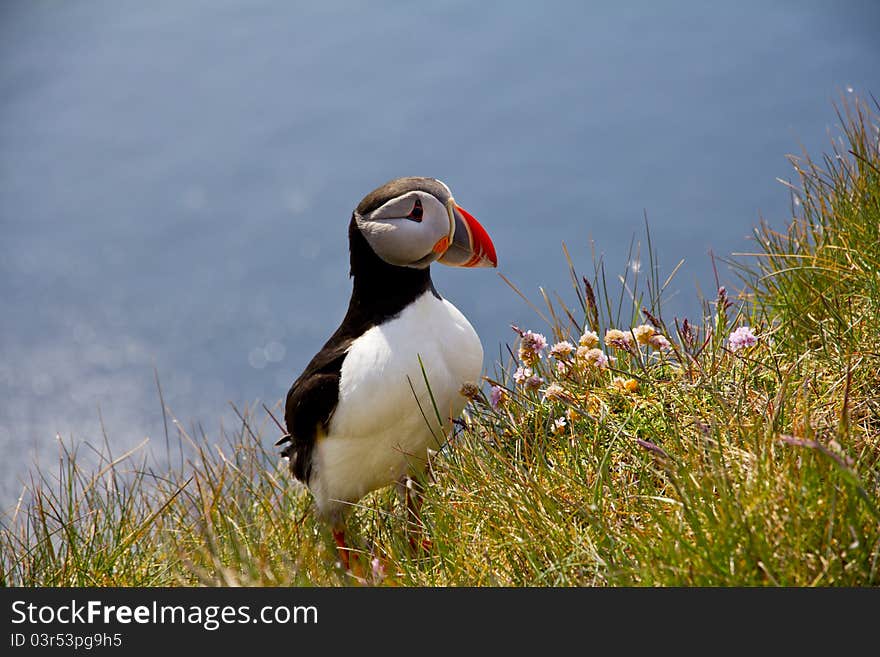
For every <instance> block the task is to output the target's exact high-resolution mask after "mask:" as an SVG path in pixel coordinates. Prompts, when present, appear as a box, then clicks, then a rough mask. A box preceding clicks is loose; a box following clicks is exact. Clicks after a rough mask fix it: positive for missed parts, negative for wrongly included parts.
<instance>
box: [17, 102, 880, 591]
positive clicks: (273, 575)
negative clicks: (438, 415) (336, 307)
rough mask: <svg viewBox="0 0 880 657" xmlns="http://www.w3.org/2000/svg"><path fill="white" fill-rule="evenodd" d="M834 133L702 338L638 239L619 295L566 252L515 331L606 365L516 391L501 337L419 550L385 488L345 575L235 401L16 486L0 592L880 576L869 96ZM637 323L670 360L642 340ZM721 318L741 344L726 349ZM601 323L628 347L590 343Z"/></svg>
mask: <svg viewBox="0 0 880 657" xmlns="http://www.w3.org/2000/svg"><path fill="white" fill-rule="evenodd" d="M839 117H840V122H841V125H842V129H843V133H842V139H841V140H837V141H835V142H834V146H833V151H832V153H831V154H830V155H828V156H826V157H825V158H823V159H822V160H821V162H819V163H816V162H814V161H812V160H810V159H809V158H807V157H805V158H803V159H798V160H794V167H795V168H794V172H795V176H796V181H795V183H794V184H793V185H792V193H793V198H795V199H797V203H795V204H794V205H793V208H792V209H793V218H792V219H791V220H790V222H789V223H788V226H787V229H786V231H785V232H782V233H779V232H774V231H773V230H771V229H770V228H769V227H768V226H767V225H766V224H762V225H760V226H759V227H758V228H757V229H756V231H755V238H756V246H757V251H756V253H754V254H751V255H748V254H739V255H736V256H733V257H732V259H731V262H732V263H733V264H734V266H735V267H736V268H737V270H738V272H739V273H740V275H741V277H742V279H741V280H742V289H741V290H740V291H739V292H738V293H737V294H735V295H734V294H732V293H730V292H727V291H723V290H722V291H719V293H718V295H717V298H715V299H711V300H705V301H704V302H703V313H702V315H703V319H701V320H699V321H691V322H683V321H678V320H670V319H669V318H666V317H664V314H663V303H662V297H663V293H664V291H665V289H666V288H667V287H668V284H669V280H668V278H669V276H661V273H660V271H659V269H658V267H657V266H656V264H655V258H654V253H653V250H652V248H651V245H650V239H648V244H647V252H648V256H649V260H650V263H649V266H648V267H647V268H646V271H645V274H644V275H643V276H640V275H639V274H633V272H632V271H630V270H626V271H627V274H626V275H624V276H623V277H622V278H623V285H620V286H618V285H617V283H616V282H615V283H614V284H613V285H609V281H607V280H606V277H605V265H604V263H602V262H601V261H594V264H593V267H592V271H591V273H590V274H589V275H588V276H586V277H582V276H581V275H580V274H579V273H578V272H577V271H576V270H575V267H574V265H573V264H572V260H571V259H570V258H569V257H568V251H566V252H565V255H566V259H567V266H568V267H569V269H570V271H571V277H572V284H573V289H572V290H571V291H570V292H569V294H568V297H569V300H568V301H566V300H565V299H563V298H562V297H561V296H558V295H553V296H552V297H551V296H550V295H546V294H545V295H544V298H543V299H542V300H541V302H540V304H536V305H535V310H536V315H535V322H536V326H534V327H531V328H532V329H533V330H535V331H540V332H542V333H544V334H545V335H546V336H547V339H548V342H550V343H551V344H552V343H554V342H557V341H561V340H569V341H571V342H572V343H573V344H574V345H577V343H578V340H579V338H580V337H581V336H582V334H583V333H584V332H585V331H594V332H595V333H596V334H598V337H599V339H600V343H599V345H598V347H599V348H600V349H602V350H603V352H604V353H605V354H606V355H608V356H614V357H615V360H614V361H612V363H611V365H610V367H609V368H607V369H600V368H599V367H597V366H595V365H594V364H591V363H590V362H589V361H588V360H586V359H585V358H583V357H582V358H580V359H579V358H578V357H577V356H576V354H572V355H569V356H566V357H564V358H560V359H558V361H557V360H556V359H553V358H551V357H550V356H549V355H548V353H547V350H546V349H545V350H544V352H543V357H542V358H540V359H537V360H536V362H533V363H532V367H533V370H534V373H535V374H536V375H538V376H541V377H543V379H544V380H545V381H544V383H542V384H541V385H540V386H539V387H538V388H537V389H530V388H529V387H528V386H526V385H521V384H518V383H516V382H515V381H514V380H513V374H514V371H515V370H516V368H517V367H519V366H520V365H522V364H523V363H522V362H521V357H523V356H524V357H525V358H526V360H533V361H534V360H535V359H534V357H531V358H530V356H529V353H528V350H524V351H523V353H522V354H521V353H520V351H522V350H521V349H520V345H519V343H518V342H517V343H515V344H514V345H513V348H512V349H511V350H510V351H509V352H508V353H507V354H502V355H501V358H500V359H499V360H498V361H497V362H496V363H495V364H494V365H491V367H490V371H491V375H490V376H489V377H488V378H489V380H488V382H487V383H486V384H485V385H484V386H483V389H482V390H481V391H479V392H478V393H476V394H475V396H474V398H473V400H472V402H471V404H470V405H469V407H468V409H467V411H466V414H465V417H464V418H463V422H462V423H461V426H459V427H458V430H457V431H456V435H455V436H454V437H453V438H452V440H451V441H450V444H449V445H448V446H447V447H446V448H445V449H443V450H442V451H441V452H440V453H439V454H438V455H436V457H435V458H434V459H433V463H432V468H431V471H430V477H429V478H430V479H431V480H432V481H431V482H430V483H429V485H428V487H427V494H426V500H425V506H424V511H423V515H424V522H425V524H426V528H425V531H426V532H427V535H428V536H429V537H430V539H431V541H432V547H431V548H430V551H429V552H428V553H427V554H418V555H415V554H413V553H412V552H411V550H410V547H409V542H408V532H407V522H406V518H405V517H404V513H403V510H402V505H401V504H400V503H399V502H398V501H397V499H396V496H395V495H394V493H393V492H391V491H390V490H386V491H379V492H377V493H374V494H372V495H370V496H368V497H367V498H365V499H364V500H363V501H362V502H361V504H360V505H359V506H358V508H356V509H355V510H354V512H353V513H352V516H351V519H350V521H349V531H350V534H351V535H352V536H354V537H356V538H355V542H356V547H357V548H358V549H359V550H361V551H362V552H363V555H362V557H361V559H360V564H361V568H360V572H359V576H356V577H355V576H351V575H347V574H345V573H343V572H342V571H341V570H340V569H339V568H338V567H337V565H336V555H335V549H334V547H333V544H332V540H331V539H330V537H329V535H328V532H327V530H326V528H324V527H323V526H322V525H321V524H320V523H319V522H318V521H316V519H315V516H314V513H312V510H311V503H310V498H309V495H308V494H307V493H306V491H305V490H304V489H302V488H299V487H297V486H294V485H293V484H292V482H291V479H290V477H289V475H288V473H287V472H286V468H285V466H284V464H282V463H280V462H279V461H278V460H277V457H276V452H275V450H274V448H272V446H271V445H272V442H273V441H274V439H275V438H276V437H277V435H278V433H279V432H278V430H277V428H276V427H275V426H274V424H273V423H272V421H271V420H270V419H269V417H268V414H267V413H265V412H264V411H263V409H255V410H247V409H246V410H244V411H242V412H241V413H240V419H241V422H240V425H239V426H238V427H237V429H236V430H235V431H231V432H221V435H219V436H214V437H208V436H205V435H204V434H202V435H198V436H190V435H187V434H186V433H185V432H184V431H183V429H182V428H181V425H179V424H176V423H175V426H176V427H177V431H178V438H179V439H180V440H181V441H183V442H184V443H185V444H186V446H187V450H186V451H187V453H188V454H189V455H190V456H189V457H188V459H187V460H186V461H185V462H183V463H181V464H179V465H178V466H176V467H173V466H167V467H164V468H159V467H158V466H156V465H152V466H151V465H150V464H149V463H148V462H147V461H148V459H147V458H146V457H145V456H144V455H143V452H144V450H143V449H141V450H135V451H134V452H133V453H130V454H126V455H121V456H119V457H114V456H113V455H112V452H111V450H110V447H109V441H106V440H105V441H104V442H103V444H102V445H100V446H97V447H90V446H88V445H86V444H81V445H79V446H75V445H72V444H60V445H59V446H60V459H59V463H58V469H57V471H44V472H40V471H35V472H34V473H33V475H32V483H31V485H30V487H29V491H28V496H26V497H28V499H29V502H28V503H27V504H24V503H22V504H20V505H19V507H18V508H16V509H13V510H10V511H9V512H8V513H7V514H6V516H5V517H4V518H3V526H2V533H0V549H2V554H0V568H2V572H0V577H2V583H4V584H6V585H25V586H43V585H75V586H80V585H122V586H154V585H194V584H208V585H229V584H243V585H288V584H293V585H344V584H381V585H403V586H409V585H541V586H545V585H546V586H567V585H599V586H616V585H649V586H656V585H661V586H662V585H688V586H690V585H794V586H810V585H821V586H830V585H851V586H852V585H855V586H869V585H877V584H880V383H878V381H880V378H878V372H880V347H878V345H880V232H878V230H880V229H878V226H880V152H878V138H880V134H878V128H877V125H878V115H877V112H876V105H874V106H871V105H868V104H866V103H862V102H859V101H850V102H849V103H848V104H847V103H844V104H843V105H842V110H841V112H840V114H839ZM673 273H674V272H673ZM617 289H620V290H621V292H620V293H619V294H618V293H616V292H614V293H612V292H611V290H617ZM529 303H531V301H529ZM538 305H540V307H538ZM643 324H644V325H648V326H651V327H652V328H653V330H654V331H655V332H656V333H657V334H660V335H663V336H665V337H666V338H668V341H669V343H670V348H669V349H654V348H652V347H650V346H648V345H642V344H640V343H639V342H638V341H636V340H635V337H636V335H635V334H634V333H633V332H631V329H633V328H635V327H637V326H639V325H643ZM740 326H750V327H752V329H753V330H754V332H755V334H756V335H757V337H758V341H757V344H755V345H754V346H750V347H745V348H742V349H739V350H736V351H733V350H731V348H730V345H729V342H728V336H729V334H730V333H731V331H732V330H734V329H735V328H736V327H740ZM611 328H616V329H621V330H623V331H624V332H625V335H628V336H629V338H630V342H632V346H630V347H629V348H612V347H609V346H608V345H603V344H602V342H601V339H602V338H603V336H604V335H605V332H606V331H607V330H608V329H611ZM512 336H513V337H514V338H517V336H516V335H515V334H512ZM517 340H518V338H517ZM582 351H585V350H582ZM557 362H562V363H563V365H562V366H561V369H557V365H556V363H557ZM551 383H556V384H557V385H558V386H559V387H554V388H552V389H551V395H550V396H549V397H547V395H546V394H545V393H546V390H547V387H548V385H550V384H551ZM493 385H497V386H499V388H501V389H503V390H504V393H503V397H504V399H503V400H502V402H501V403H500V404H498V405H497V407H493V405H492V404H491V403H490V401H489V396H490V394H491V392H490V388H491V386H493ZM560 418H565V420H566V423H565V425H564V426H557V425H556V424H555V423H556V422H557V421H558V420H559V419H560ZM83 450H88V451H89V453H90V456H91V458H89V459H85V458H83V454H82V453H81V452H82V451H83ZM95 454H97V455H98V456H97V458H98V461H99V463H98V465H97V466H96V467H86V466H85V465H83V464H84V463H85V462H92V463H93V462H94V460H95V457H94V455H95Z"/></svg>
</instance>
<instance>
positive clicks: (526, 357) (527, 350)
mask: <svg viewBox="0 0 880 657" xmlns="http://www.w3.org/2000/svg"><path fill="white" fill-rule="evenodd" d="M546 348H547V338H545V337H544V336H543V335H541V334H540V333H535V332H533V331H526V332H525V333H523V334H522V341H521V342H520V344H519V358H520V360H521V361H522V362H524V363H526V364H529V365H531V364H534V363H536V362H537V361H538V360H539V359H540V358H541V352H542V351H543V350H544V349H546Z"/></svg>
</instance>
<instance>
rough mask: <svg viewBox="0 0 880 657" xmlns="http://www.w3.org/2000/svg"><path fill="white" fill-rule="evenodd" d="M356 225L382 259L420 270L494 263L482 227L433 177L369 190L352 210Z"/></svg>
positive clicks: (489, 241)
mask: <svg viewBox="0 0 880 657" xmlns="http://www.w3.org/2000/svg"><path fill="white" fill-rule="evenodd" d="M354 220H355V223H356V225H357V229H358V230H359V231H360V232H361V234H362V235H363V236H364V237H365V238H366V240H367V242H368V243H369V245H370V248H372V249H373V251H374V252H375V253H376V255H377V256H379V257H380V258H381V259H382V260H384V261H385V262H387V263H389V264H392V265H396V266H398V267H413V268H416V269H424V268H426V267H428V266H429V265H430V264H431V263H432V262H434V261H435V260H436V261H438V262H441V263H443V264H444V265H450V266H453V267H496V266H498V259H497V258H496V256H495V246H494V245H493V244H492V240H491V239H489V235H488V234H487V233H486V231H485V229H484V228H483V227H482V226H481V225H480V224H479V222H478V221H477V220H476V219H474V218H473V217H472V216H471V215H470V214H469V213H468V212H467V211H466V210H464V209H463V208H461V207H459V206H458V205H456V203H455V199H453V198H452V193H451V192H450V191H449V188H448V187H447V186H446V185H445V184H443V183H442V182H440V181H439V180H435V179H434V178H416V177H410V178H396V179H394V180H392V181H390V182H387V183H385V184H384V185H382V186H381V187H379V188H377V189H374V190H373V191H372V192H370V193H369V194H367V195H366V196H365V197H364V200H362V201H361V202H360V204H359V205H358V206H357V209H356V210H355V211H354Z"/></svg>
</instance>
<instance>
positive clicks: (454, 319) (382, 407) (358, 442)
mask: <svg viewBox="0 0 880 657" xmlns="http://www.w3.org/2000/svg"><path fill="white" fill-rule="evenodd" d="M482 366H483V348H482V345H481V344H480V339H479V337H478V336H477V334H476V332H475V331H474V329H473V327H472V326H471V324H470V322H468V321H467V319H466V318H465V317H464V315H462V314H461V313H460V312H459V311H458V309H457V308H456V307H455V306H453V305H452V304H451V303H449V302H448V301H446V300H442V299H438V298H437V297H435V296H434V295H433V294H431V292H427V293H425V294H424V295H422V296H421V297H420V298H419V299H417V300H416V301H415V302H414V303H413V304H411V305H410V306H408V307H407V308H406V309H404V310H403V312H401V313H400V315H398V316H397V317H396V318H395V319H393V320H391V321H388V322H386V323H384V324H382V325H380V326H375V327H373V328H371V329H370V330H369V331H367V332H366V333H364V335H362V336H361V337H360V338H358V339H357V340H355V341H354V343H353V344H352V346H351V348H350V349H349V351H348V354H347V355H346V358H345V360H344V361H343V365H342V372H341V378H340V385H339V401H338V404H337V407H336V411H335V412H334V414H333V417H332V419H331V422H330V426H329V430H328V432H327V435H326V437H324V438H322V439H321V440H319V442H318V444H317V445H316V453H315V457H316V463H315V465H316V471H317V473H316V477H315V479H316V481H314V482H312V488H313V490H314V492H315V493H316V498H317V500H318V503H319V506H321V502H322V498H323V499H324V500H327V499H341V500H346V501H354V500H357V499H359V498H360V497H362V496H363V495H364V494H366V493H367V492H369V491H370V490H374V489H376V488H380V487H382V486H385V485H387V484H390V483H393V482H394V481H396V480H397V479H399V478H400V477H401V476H403V475H404V474H405V473H406V472H415V471H419V470H421V469H423V468H424V465H425V462H426V454H427V449H428V448H436V447H438V446H439V444H440V443H442V441H443V440H444V439H445V437H446V435H447V434H448V431H449V428H450V420H451V419H452V418H455V417H457V416H458V415H459V414H460V413H461V411H462V409H463V408H464V405H465V402H466V400H465V398H464V397H462V396H461V394H460V390H461V386H462V384H464V383H478V380H479V376H480V372H481V370H482ZM423 368H424V372H423ZM429 388H430V392H429ZM438 414H439V418H440V421H438Z"/></svg>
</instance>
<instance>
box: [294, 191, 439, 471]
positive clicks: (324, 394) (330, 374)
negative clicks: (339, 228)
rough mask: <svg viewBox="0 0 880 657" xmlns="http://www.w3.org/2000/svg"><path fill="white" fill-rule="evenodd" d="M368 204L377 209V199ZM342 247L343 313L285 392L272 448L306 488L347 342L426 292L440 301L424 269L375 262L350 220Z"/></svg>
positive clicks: (335, 397)
mask: <svg viewBox="0 0 880 657" xmlns="http://www.w3.org/2000/svg"><path fill="white" fill-rule="evenodd" d="M368 198H369V197H368ZM365 201H366V199H365ZM373 202H375V203H377V204H381V202H380V200H379V199H373ZM361 205H362V206H363V205H364V202H362V203H361ZM358 211H362V210H361V206H359V207H358ZM348 243H349V252H350V259H351V271H350V276H351V277H352V278H353V279H354V285H353V289H352V293H351V300H350V301H349V304H348V311H347V312H346V314H345V318H344V319H343V320H342V323H341V324H340V325H339V328H338V329H336V332H335V333H334V334H333V335H332V336H331V337H330V339H329V340H328V341H327V343H326V344H325V345H324V346H323V348H322V349H321V351H319V352H318V353H317V354H316V355H315V357H314V358H312V360H311V361H310V362H309V364H308V365H307V366H306V368H305V370H304V371H303V373H302V374H300V376H299V377H298V378H297V380H296V381H294V383H293V385H292V386H291V388H290V391H289V392H288V393H287V403H286V405H285V410H284V422H285V425H286V427H287V435H286V436H283V437H282V438H281V439H280V440H279V441H278V442H277V443H276V445H283V444H285V443H290V444H289V445H287V447H285V448H284V450H283V451H282V452H281V455H282V456H286V457H287V458H289V459H290V471H291V473H292V474H293V476H294V477H296V478H297V479H299V480H300V481H302V482H303V483H306V484H308V482H309V479H310V477H311V474H312V450H313V449H314V446H315V441H316V440H317V439H318V435H319V432H326V431H327V429H328V425H329V424H330V419H331V418H332V417H333V412H334V411H335V410H336V405H337V403H338V402H339V379H340V375H341V371H342V363H343V361H344V360H345V356H346V354H347V353H348V349H349V347H351V344H352V342H354V341H355V340H356V339H357V338H359V337H360V336H362V335H363V334H364V333H366V332H367V331H368V330H369V329H371V328H372V327H374V326H377V325H379V324H382V323H383V322H386V321H388V320H389V319H391V318H393V317H396V316H397V315H399V314H400V312H401V311H402V310H403V309H404V308H406V307H407V306H408V305H409V304H410V303H412V302H413V301H415V300H416V299H417V298H418V297H420V296H421V295H422V294H424V293H425V292H427V291H428V290H430V291H431V292H432V293H433V294H434V295H435V296H436V297H438V298H439V297H440V295H439V294H437V291H436V290H435V289H434V285H433V283H432V282H431V273H430V269H429V268H427V267H426V268H424V269H415V268H411V267H398V266H395V265H391V264H389V263H387V262H385V261H384V260H382V259H381V258H379V256H377V255H376V254H375V253H374V252H373V250H372V249H371V248H370V245H369V244H368V243H367V240H366V238H365V237H364V236H363V235H362V234H361V231H360V230H359V229H358V227H357V222H356V218H355V216H354V215H352V218H351V222H350V223H349V226H348Z"/></svg>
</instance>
